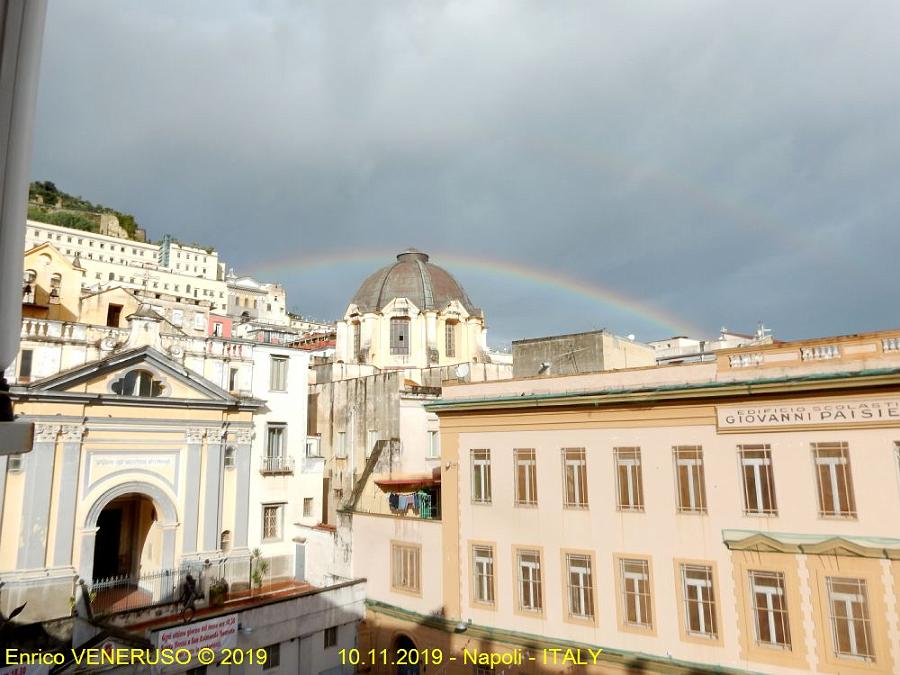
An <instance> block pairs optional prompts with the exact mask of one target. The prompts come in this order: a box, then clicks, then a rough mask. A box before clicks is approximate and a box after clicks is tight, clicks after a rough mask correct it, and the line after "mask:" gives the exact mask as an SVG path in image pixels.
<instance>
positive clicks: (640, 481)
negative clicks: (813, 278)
mask: <svg viewBox="0 0 900 675" xmlns="http://www.w3.org/2000/svg"><path fill="white" fill-rule="evenodd" d="M426 407H427V409H429V410H430V411H432V412H434V413H436V414H437V415H438V416H439V418H440V430H441V441H440V443H441V485H442V495H443V506H442V514H443V516H442V523H441V525H440V529H441V537H442V539H441V545H440V546H438V545H437V544H436V542H435V541H434V539H435V535H434V533H433V532H430V531H428V530H426V528H424V527H421V526H419V527H415V528H405V527H404V528H401V527H395V528H394V529H393V531H392V533H391V536H390V539H387V537H385V541H383V542H382V543H380V545H379V544H373V550H374V547H375V546H376V545H378V549H377V550H378V552H379V555H380V556H381V560H382V561H383V563H382V570H381V572H380V573H378V574H370V575H369V577H368V585H369V597H370V598H371V599H372V600H371V601H370V610H369V621H368V624H369V626H368V628H367V633H366V634H367V635H368V636H369V639H370V641H371V643H372V644H373V645H374V646H375V647H376V648H384V649H389V650H390V649H393V650H395V651H396V650H397V649H398V646H405V645H408V644H413V645H415V646H416V647H417V648H426V647H432V646H441V647H443V648H444V649H447V650H450V651H451V652H453V653H454V654H455V655H456V656H457V657H458V658H457V661H456V662H455V663H452V664H447V666H446V668H445V670H443V671H442V672H448V673H450V672H473V671H475V670H476V668H477V666H476V665H473V664H471V663H469V664H466V663H465V662H464V659H463V658H462V656H463V652H464V650H465V649H469V650H482V651H490V652H494V653H507V654H510V655H515V654H517V653H518V654H520V655H521V654H524V655H525V656H524V658H525V659H526V661H525V665H524V667H521V666H519V667H515V666H514V667H507V668H506V669H503V667H502V666H498V669H500V670H501V672H519V671H524V672H564V671H566V672H567V669H568V668H570V667H572V665H573V662H572V661H570V662H568V663H566V662H563V661H561V660H559V659H556V658H555V656H554V654H555V653H554V652H552V651H549V652H548V651H547V650H552V649H556V648H559V649H578V648H581V649H582V652H583V654H584V655H585V656H587V657H588V659H589V658H590V657H589V654H590V653H589V652H588V651H587V650H588V649H589V648H590V649H594V650H596V649H601V648H602V650H603V651H602V653H599V654H598V655H597V663H596V665H593V662H592V661H590V660H589V661H588V665H577V666H576V667H578V668H580V669H582V670H583V671H585V672H644V671H649V672H654V671H658V672H677V671H682V672H694V671H696V670H697V669H706V668H716V669H720V670H727V669H735V670H738V669H740V670H744V669H746V670H751V671H765V672H782V673H803V672H831V673H889V672H897V671H898V669H900V666H898V664H900V632H898V627H900V614H898V610H900V605H898V597H900V532H898V529H897V523H898V522H900V332H898V331H891V332H884V333H877V334H868V335H859V336H850V337H845V338H829V339H822V340H810V341H803V342H797V343H778V344H771V345H757V346H753V347H748V348H742V349H735V350H726V351H722V352H719V353H718V354H717V358H716V360H715V361H714V362H704V363H701V362H698V363H690V364H683V365H674V366H663V367H653V368H642V369H634V370H624V371H616V372H611V373H598V374H595V375H586V376H570V377H561V378H543V379H516V380H509V381H506V382H488V383H482V384H470V385H460V386H445V387H444V389H443V393H442V397H441V399H440V400H439V401H438V402H436V403H434V404H431V405H428V406H426ZM439 551H442V553H439ZM437 572H440V573H441V584H440V585H439V586H438V584H437V583H436V578H435V575H436V573H437ZM438 589H440V590H438ZM530 658H534V659H535V660H534V661H529V660H528V659H530ZM554 659H555V660H554ZM373 667H374V669H375V670H376V671H381V672H387V670H389V669H386V668H384V667H380V666H378V665H377V664H376V665H375V666H373Z"/></svg>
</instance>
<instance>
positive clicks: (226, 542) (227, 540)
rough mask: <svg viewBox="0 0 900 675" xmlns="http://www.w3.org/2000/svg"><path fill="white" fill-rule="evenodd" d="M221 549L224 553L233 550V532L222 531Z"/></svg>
mask: <svg viewBox="0 0 900 675" xmlns="http://www.w3.org/2000/svg"><path fill="white" fill-rule="evenodd" d="M219 548H221V549H222V551H223V552H224V551H230V550H231V530H223V531H222V536H221V537H220V538H219Z"/></svg>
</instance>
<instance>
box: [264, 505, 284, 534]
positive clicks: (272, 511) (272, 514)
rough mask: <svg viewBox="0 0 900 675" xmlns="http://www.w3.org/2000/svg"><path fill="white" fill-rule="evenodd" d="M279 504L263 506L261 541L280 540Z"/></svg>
mask: <svg viewBox="0 0 900 675" xmlns="http://www.w3.org/2000/svg"><path fill="white" fill-rule="evenodd" d="M281 507H282V505H281V504H268V505H264V506H263V527H262V530H263V541H280V540H281Z"/></svg>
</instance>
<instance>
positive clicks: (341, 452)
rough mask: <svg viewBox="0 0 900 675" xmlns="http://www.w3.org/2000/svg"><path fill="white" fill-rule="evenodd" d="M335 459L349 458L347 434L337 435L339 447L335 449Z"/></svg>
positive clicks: (340, 432)
mask: <svg viewBox="0 0 900 675" xmlns="http://www.w3.org/2000/svg"><path fill="white" fill-rule="evenodd" d="M334 456H335V457H346V456H347V432H346V431H339V432H338V435H337V446H336V447H335V449H334Z"/></svg>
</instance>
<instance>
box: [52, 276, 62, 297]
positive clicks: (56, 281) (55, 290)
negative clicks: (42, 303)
mask: <svg viewBox="0 0 900 675" xmlns="http://www.w3.org/2000/svg"><path fill="white" fill-rule="evenodd" d="M61 285H62V275H60V274H59V273H58V272H55V273H53V274H51V275H50V302H51V304H59V287H60V286H61Z"/></svg>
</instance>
